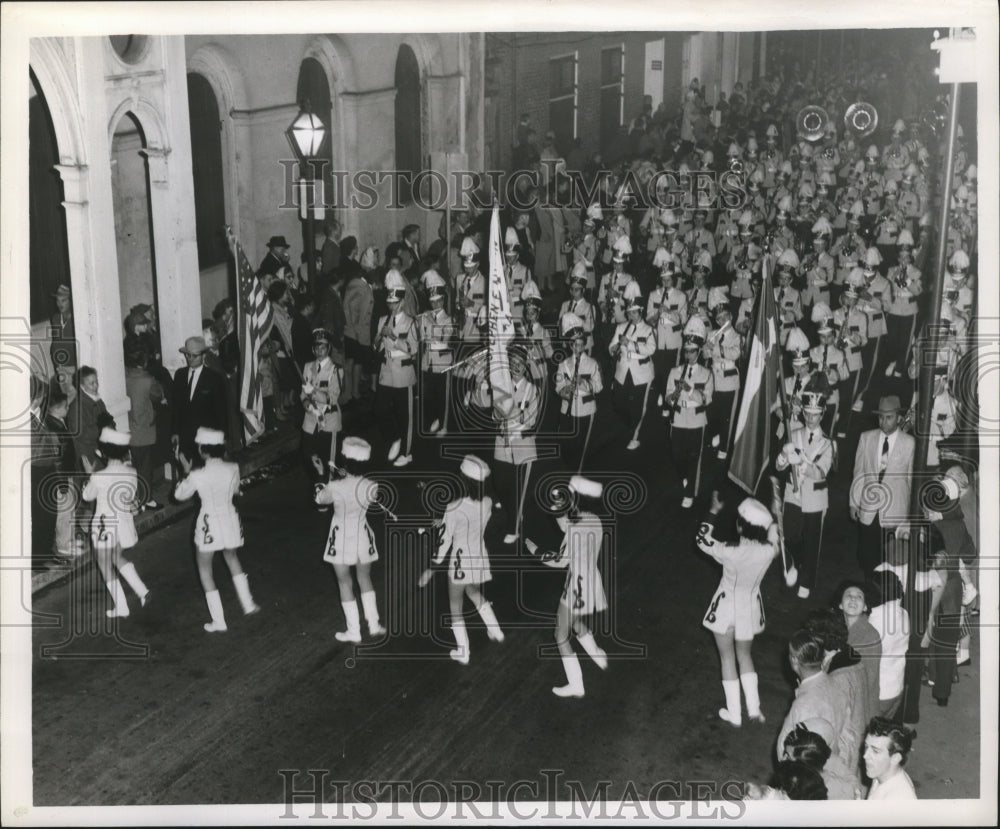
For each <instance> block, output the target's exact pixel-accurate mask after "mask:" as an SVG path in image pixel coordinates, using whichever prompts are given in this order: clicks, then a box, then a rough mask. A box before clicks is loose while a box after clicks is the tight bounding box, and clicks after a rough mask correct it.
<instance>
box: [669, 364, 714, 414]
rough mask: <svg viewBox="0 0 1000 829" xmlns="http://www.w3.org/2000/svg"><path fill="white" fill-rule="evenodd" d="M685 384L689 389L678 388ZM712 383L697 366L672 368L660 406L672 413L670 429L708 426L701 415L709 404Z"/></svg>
mask: <svg viewBox="0 0 1000 829" xmlns="http://www.w3.org/2000/svg"><path fill="white" fill-rule="evenodd" d="M681 384H686V385H687V386H688V387H689V388H687V389H684V388H680V389H678V387H679V386H680V385H681ZM714 391H715V381H714V379H713V377H712V372H710V371H709V370H708V369H707V368H705V366H703V365H701V363H695V364H694V365H690V364H688V363H684V364H683V365H679V366H674V367H673V368H672V369H670V374H668V375H667V393H666V395H664V398H663V399H664V406H665V407H668V408H669V409H670V410H672V412H673V418H672V420H671V425H673V426H677V427H678V428H682V429H700V428H702V427H703V426H706V425H708V417H707V416H706V414H705V412H706V411H707V410H708V404H709V403H711V402H712V394H713V393H714Z"/></svg>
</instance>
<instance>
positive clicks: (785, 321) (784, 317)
mask: <svg viewBox="0 0 1000 829" xmlns="http://www.w3.org/2000/svg"><path fill="white" fill-rule="evenodd" d="M775 267H776V268H777V274H776V278H777V283H778V284H777V285H776V286H775V287H774V302H775V306H776V308H777V312H778V319H779V320H781V331H780V333H779V339H780V341H781V344H782V346H784V344H785V341H786V340H787V339H788V334H789V332H790V331H791V330H792V329H793V328H796V327H797V326H798V324H799V321H800V320H801V319H802V300H801V298H800V296H799V292H798V290H796V289H795V288H793V287H792V280H793V279H794V278H795V275H796V273H797V272H798V269H799V257H798V256H797V255H796V253H795V251H794V250H793V249H792V248H788V249H787V250H783V251H782V252H781V255H780V256H779V257H778V259H777V261H776V262H775Z"/></svg>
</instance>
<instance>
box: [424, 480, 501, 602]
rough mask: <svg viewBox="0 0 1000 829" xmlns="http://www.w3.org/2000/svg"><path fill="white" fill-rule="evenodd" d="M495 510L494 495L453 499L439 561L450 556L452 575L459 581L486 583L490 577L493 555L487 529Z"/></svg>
mask: <svg viewBox="0 0 1000 829" xmlns="http://www.w3.org/2000/svg"><path fill="white" fill-rule="evenodd" d="M492 511H493V502H492V500H491V499H490V498H483V499H482V500H481V501H473V500H472V499H471V498H468V497H466V498H461V499H459V500H458V501H452V502H451V503H450V504H449V505H448V507H447V508H446V509H445V511H444V516H443V518H442V519H441V541H440V545H439V546H438V554H437V556H436V557H435V559H434V563H435V564H442V563H443V562H444V560H445V558H446V557H447V558H448V579H449V580H450V581H451V582H453V583H455V584H463V585H464V584H482V583H484V582H487V581H490V580H491V579H492V578H493V574H492V573H491V572H490V557H489V555H488V553H487V552H486V544H485V542H484V541H483V533H484V532H485V531H486V524H487V523H488V522H489V520H490V515H491V513H492Z"/></svg>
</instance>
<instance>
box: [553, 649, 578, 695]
mask: <svg viewBox="0 0 1000 829" xmlns="http://www.w3.org/2000/svg"><path fill="white" fill-rule="evenodd" d="M562 663H563V670H564V671H566V684H565V685H563V686H561V687H556V688H553V689H552V693H553V694H555V695H556V696H557V697H582V696H583V671H582V670H580V660H579V659H577V657H576V654H575V653H574V654H570V655H569V656H564V657H563V658H562Z"/></svg>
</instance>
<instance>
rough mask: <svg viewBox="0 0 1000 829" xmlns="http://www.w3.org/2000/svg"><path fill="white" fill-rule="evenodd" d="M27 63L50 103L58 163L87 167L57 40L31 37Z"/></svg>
mask: <svg viewBox="0 0 1000 829" xmlns="http://www.w3.org/2000/svg"><path fill="white" fill-rule="evenodd" d="M28 62H29V65H30V66H31V68H32V70H33V71H34V73H35V77H36V78H37V79H38V84H39V86H40V87H41V89H42V94H44V95H45V100H46V101H48V104H49V113H50V115H51V117H52V126H53V128H54V129H55V133H56V144H57V146H58V149H59V162H60V164H63V165H66V166H84V165H86V164H87V151H86V143H85V142H84V139H83V120H82V115H81V113H80V106H79V102H78V100H77V95H76V90H75V89H74V88H73V82H72V80H71V79H70V72H69V68H68V67H67V65H66V58H65V55H64V54H63V51H62V49H61V48H60V47H59V44H58V41H57V40H56V39H55V38H51V37H35V38H31V40H30V56H29V61H28Z"/></svg>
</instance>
